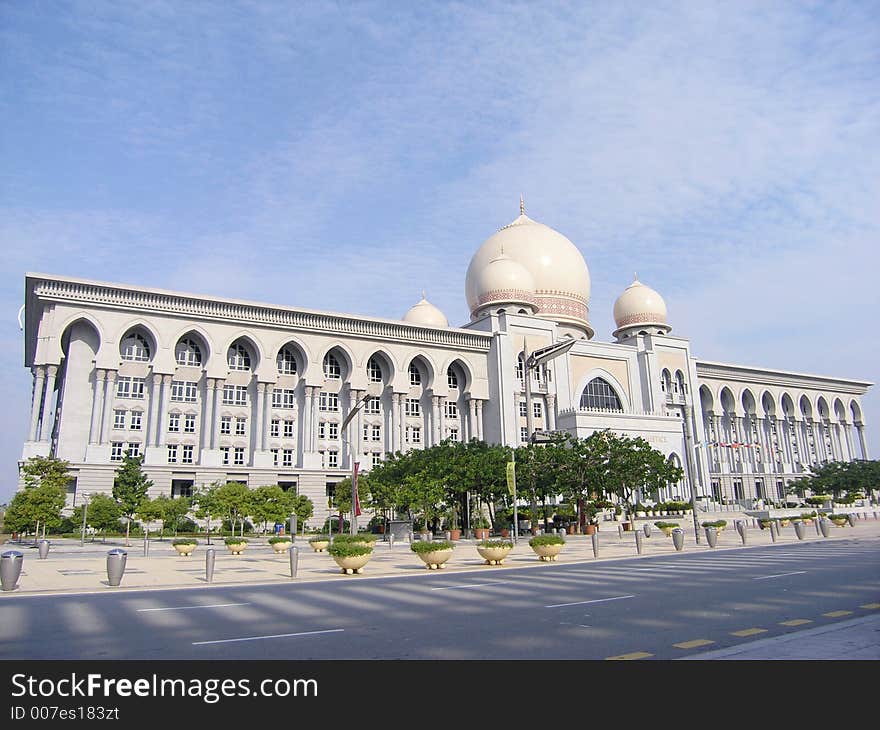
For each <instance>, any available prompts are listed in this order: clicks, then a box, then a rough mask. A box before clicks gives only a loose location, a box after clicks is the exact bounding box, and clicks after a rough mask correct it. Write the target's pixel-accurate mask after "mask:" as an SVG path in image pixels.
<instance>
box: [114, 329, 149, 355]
mask: <svg viewBox="0 0 880 730" xmlns="http://www.w3.org/2000/svg"><path fill="white" fill-rule="evenodd" d="M119 350H120V353H121V354H122V359H123V360H132V361H134V362H149V360H150V344H149V343H148V342H147V340H146V338H145V337H144V336H143V335H141V334H139V333H138V332H129V333H128V334H127V335H126V336H125V337H123V338H122V344H121V345H120V348H119Z"/></svg>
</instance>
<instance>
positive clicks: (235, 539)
mask: <svg viewBox="0 0 880 730" xmlns="http://www.w3.org/2000/svg"><path fill="white" fill-rule="evenodd" d="M223 542H224V543H226V544H227V545H239V544H241V543H245V544H246V543H247V540H246V539H245V538H243V537H227V538H225V539H224V540H223Z"/></svg>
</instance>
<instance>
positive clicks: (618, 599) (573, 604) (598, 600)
mask: <svg viewBox="0 0 880 730" xmlns="http://www.w3.org/2000/svg"><path fill="white" fill-rule="evenodd" d="M624 598H635V596H634V595H633V596H614V597H613V598H596V599H595V600H592V601H575V602H574V603H554V604H551V605H550V606H544V608H561V607H562V606H583V605H584V604H585V603H603V602H604V601H620V600H623V599H624Z"/></svg>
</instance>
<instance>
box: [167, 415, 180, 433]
mask: <svg viewBox="0 0 880 730" xmlns="http://www.w3.org/2000/svg"><path fill="white" fill-rule="evenodd" d="M168 430H169V431H170V432H171V433H177V432H178V431H180V414H179V413H169V414H168Z"/></svg>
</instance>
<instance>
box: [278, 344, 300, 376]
mask: <svg viewBox="0 0 880 730" xmlns="http://www.w3.org/2000/svg"><path fill="white" fill-rule="evenodd" d="M275 362H276V364H277V365H278V374H279V375H296V358H295V357H294V355H293V353H292V352H291V351H290V350H288V349H287V348H286V347H282V348H281V350H280V351H279V352H278V357H277V358H275Z"/></svg>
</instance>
